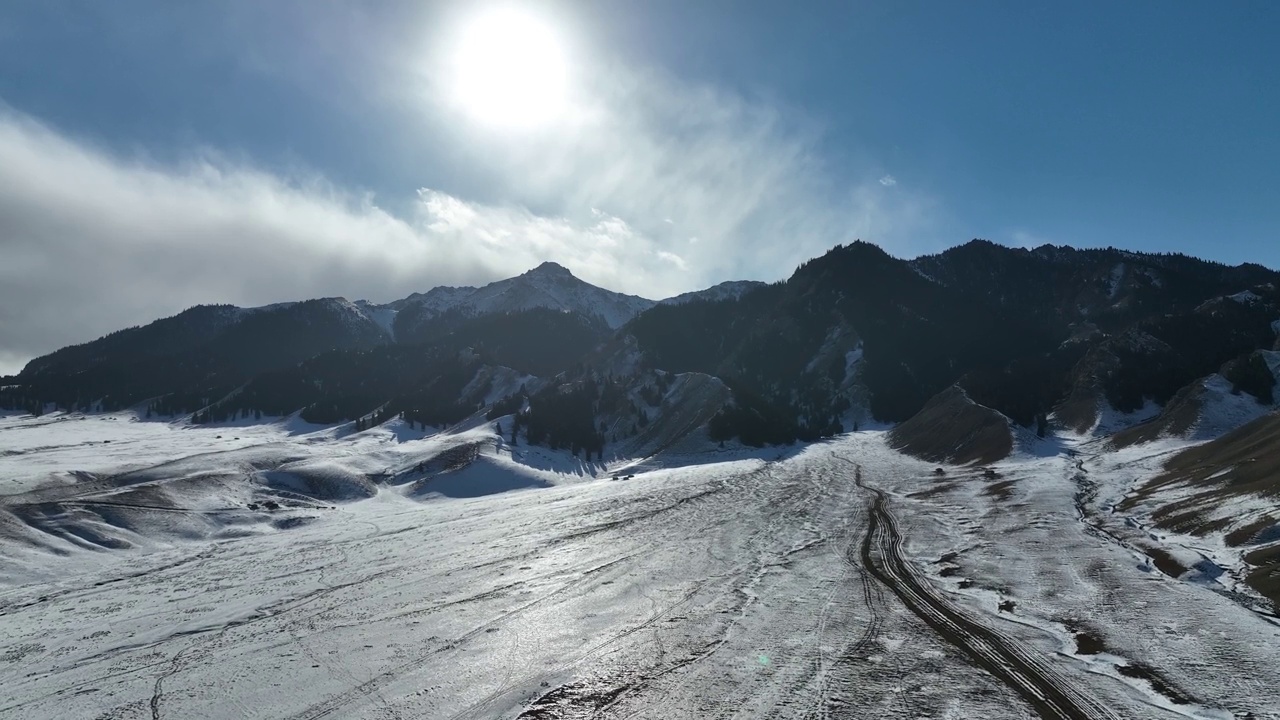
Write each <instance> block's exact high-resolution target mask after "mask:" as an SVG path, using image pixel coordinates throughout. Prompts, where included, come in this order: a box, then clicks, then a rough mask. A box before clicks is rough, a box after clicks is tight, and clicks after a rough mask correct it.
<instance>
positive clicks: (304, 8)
mask: <svg viewBox="0 0 1280 720" xmlns="http://www.w3.org/2000/svg"><path fill="white" fill-rule="evenodd" d="M513 5H516V6H518V7H517V9H518V12H519V17H521V18H532V19H533V20H535V21H536V22H537V24H538V26H539V27H540V28H542V29H544V30H548V31H549V32H550V33H551V35H552V36H554V39H555V42H556V44H557V48H558V49H559V50H562V51H563V58H564V62H565V65H566V66H567V67H568V68H569V70H568V72H567V75H566V77H567V78H568V79H567V80H566V83H567V87H568V90H567V91H565V92H566V95H565V97H567V98H569V99H568V100H566V101H565V104H564V105H563V107H561V108H560V109H559V110H557V111H556V112H557V113H558V114H556V115H553V116H551V117H550V119H548V120H545V121H540V124H539V125H537V126H536V127H510V126H505V125H502V124H500V123H499V124H494V123H492V122H487V121H486V120H491V119H492V118H488V119H486V118H478V117H475V116H474V113H472V114H470V115H469V114H468V113H469V111H468V110H467V109H466V108H460V107H459V106H457V103H455V102H453V101H452V100H451V98H452V97H453V95H455V94H456V87H455V86H456V84H457V82H456V78H455V77H454V75H457V73H458V62H457V56H458V52H459V51H458V47H459V46H460V45H459V44H460V43H461V42H462V41H461V40H459V38H462V37H470V36H467V35H466V32H467V29H468V28H470V27H472V26H473V24H474V23H473V21H474V18H476V17H479V16H481V15H483V14H484V13H486V12H490V11H493V12H515V11H511V10H509V8H510V7H512V6H513ZM495 8H496V9H495ZM503 8H507V10H503ZM1278 30H1280V7H1277V6H1276V5H1275V4H1274V3H1267V2H1233V3H1216V4H1210V3H1189V2H1186V3H1168V2H1147V1H1136V0H1135V1H1133V2H1126V3H1113V2H1105V3H1104V2H1076V3H1060V2H1059V3H1048V2H970V3H946V2H892V3H888V2H885V3H869V2H840V3H835V2H832V3H819V2H810V3H777V2H772V3H764V2H727V1H720V0H714V1H713V0H705V1H703V2H697V3H688V2H668V1H666V0H647V1H646V2H643V3H633V2H593V3H585V2H583V3H578V2H567V1H566V2H541V3H522V4H513V3H504V4H494V3H490V4H488V5H485V4H484V3H479V2H467V3H463V2H453V3H421V2H415V3H410V2H401V3H395V2H380V3H356V2H342V1H340V0H329V1H326V2H306V1H302V0H298V1H296V2H284V1H280V2H271V3H260V2H247V1H242V2H234V1H233V2H191V3H171V2H129V1H126V2H114V3H83V2H66V3H60V2H35V1H31V2H23V1H19V2H14V3H6V4H4V5H3V7H0V250H3V251H4V252H5V253H6V255H7V256H8V257H9V258H11V259H15V258H16V260H13V261H11V262H10V263H7V264H6V267H7V269H0V280H3V285H4V286H6V287H7V288H8V290H7V291H6V295H7V296H8V295H13V297H12V298H10V297H5V298H0V300H4V305H5V307H7V308H8V309H7V310H0V330H2V331H3V332H0V337H3V338H4V339H3V340H0V370H4V369H5V368H6V366H7V367H8V368H10V369H12V367H13V366H14V365H15V364H20V363H21V362H23V361H25V359H28V358H29V357H31V356H33V355H35V354H38V353H41V352H47V351H49V350H52V349H54V348H55V347H57V346H60V345H62V344H65V343H67V342H76V341H84V340H88V339H91V338H92V337H94V336H96V335H97V334H101V333H103V332H106V331H110V330H112V329H116V328H117V327H120V326H123V325H128V324H134V323H140V322H145V321H147V320H149V319H152V318H154V317H156V316H159V315H164V314H171V313H172V312H176V311H178V310H181V309H182V308H184V307H186V306H189V305H191V304H195V303H198V302H235V303H239V304H256V303H263V302H272V301H278V300H285V299H293V298H297V297H307V296H316V295H345V296H348V297H368V298H370V299H374V300H390V299H393V298H395V297H400V296H403V295H405V294H408V292H411V291H413V290H423V289H426V288H428V287H431V286H433V285H437V284H471V283H478V282H485V281H488V280H493V279H496V278H498V277H503V276H507V275H511V274H514V273H517V272H520V271H522V270H523V269H527V268H528V267H531V266H533V265H536V264H537V262H539V261H541V260H544V259H551V260H557V261H559V262H562V263H563V264H565V265H566V266H568V267H570V268H571V269H573V270H574V271H575V272H576V273H577V274H578V275H579V276H581V277H583V278H585V279H587V280H590V281H592V282H596V283H598V284H601V285H604V286H606V287H611V288H614V289H618V290H622V291H626V292H631V293H636V294H641V295H646V296H650V297H661V296H665V295H670V294H674V293H677V292H681V291H684V290H689V289H693V288H697V287H702V286H706V285H709V284H713V283H715V282H719V281H722V280H726V279H736V278H758V279H764V280H775V279H779V278H782V277H785V276H786V275H788V274H789V272H790V270H791V268H793V267H794V265H795V264H796V263H798V262H800V261H802V260H804V259H806V258H808V257H812V256H814V255H817V254H820V253H821V252H823V251H824V250H825V249H826V248H828V247H830V246H831V245H834V244H836V243H839V242H847V241H849V240H852V239H854V238H859V237H860V238H862V239H865V240H869V241H872V242H876V243H879V244H881V245H882V246H884V247H885V248H886V249H888V250H889V251H890V252H891V253H893V254H896V255H899V256H914V255H917V254H921V253H927V252H935V251H939V250H942V249H945V248H946V247H949V246H952V245H956V244H959V243H962V242H964V241H966V240H968V239H970V238H973V237H984V238H988V239H991V240H994V241H997V242H1001V243H1004V244H1010V245H1030V246H1034V245H1038V244H1042V243H1044V242H1050V243H1055V244H1071V245H1076V246H1105V245H1115V246H1119V247H1125V248H1130V249H1136V250H1148V251H1180V252H1185V253H1189V254H1194V255H1199V256H1203V257H1208V258H1211V259H1215V260H1220V261H1224V262H1228V263H1239V262H1245V261H1252V262H1260V263H1263V264H1266V265H1269V266H1271V267H1280V242H1277V237H1280V232H1278V231H1280V202H1277V188H1280V133H1277V132H1276V130H1275V128H1276V127H1277V125H1280V123H1278V121H1280V51H1277V50H1276V49H1275V47H1276V46H1277V43H1275V42H1273V41H1274V37H1275V35H1276V32H1277V31H1278ZM467 77H471V76H467ZM535 84H536V83H535ZM557 107H560V106H557Z"/></svg>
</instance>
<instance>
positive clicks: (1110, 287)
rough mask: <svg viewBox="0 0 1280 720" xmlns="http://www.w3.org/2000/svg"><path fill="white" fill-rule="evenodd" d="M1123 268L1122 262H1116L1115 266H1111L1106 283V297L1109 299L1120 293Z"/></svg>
mask: <svg viewBox="0 0 1280 720" xmlns="http://www.w3.org/2000/svg"><path fill="white" fill-rule="evenodd" d="M1124 269H1125V266H1124V263H1117V264H1116V266H1115V267H1113V268H1111V278H1110V279H1109V280H1108V283H1107V297H1108V298H1109V299H1111V300H1115V299H1116V297H1117V296H1118V295H1119V294H1120V283H1121V281H1122V280H1124Z"/></svg>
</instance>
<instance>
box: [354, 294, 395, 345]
mask: <svg viewBox="0 0 1280 720" xmlns="http://www.w3.org/2000/svg"><path fill="white" fill-rule="evenodd" d="M355 305H356V307H357V308H358V309H359V310H360V313H361V314H362V315H364V316H365V317H366V318H368V319H369V320H370V321H371V322H373V323H374V324H376V325H377V326H378V327H380V328H382V331H383V332H384V333H386V334H387V336H388V337H390V338H392V339H395V336H396V333H395V329H394V327H395V321H396V314H397V313H399V312H400V310H399V309H398V308H396V307H394V306H391V305H374V304H372V303H370V302H369V301H367V300H358V301H356V303H355Z"/></svg>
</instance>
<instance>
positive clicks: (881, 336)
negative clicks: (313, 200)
mask: <svg viewBox="0 0 1280 720" xmlns="http://www.w3.org/2000/svg"><path fill="white" fill-rule="evenodd" d="M1278 333H1280V273H1277V272H1275V271H1273V270H1270V269H1268V268H1265V267H1262V266H1260V265H1253V264H1245V265H1239V266H1235V267H1231V266H1227V265H1223V264H1220V263H1215V262H1210V261H1205V260H1199V259H1196V258H1192V257H1188V256H1185V255H1180V254H1163V255H1157V254H1146V253H1135V252H1128V251H1124V250H1117V249H1114V248H1106V249H1091V250H1077V249H1074V248H1070V247H1065V246H1049V245H1046V246H1042V247H1040V248H1036V249H1032V250H1027V249H1020V248H1006V247H1002V246H999V245H996V244H994V243H990V242H987V241H983V240H974V241H972V242H969V243H967V244H965V245H961V246H958V247H955V248H952V249H950V250H947V251H945V252H942V253H938V254H935V255H926V256H922V257H919V258H916V259H914V260H902V259H898V258H894V257H891V256H890V255H888V254H887V253H886V252H884V251H883V250H882V249H881V248H879V247H877V246H875V245H872V244H869V243H865V242H861V241H858V242H854V243H852V244H850V245H848V246H837V247H835V248H833V249H832V250H830V251H829V252H827V253H825V254H824V255H822V256H821V257H818V258H815V259H813V260H810V261H808V262H806V263H804V264H802V265H801V266H800V267H798V268H797V269H796V271H795V272H794V273H793V274H792V275H791V277H790V278H788V279H787V280H785V281H782V282H778V283H773V284H765V283H759V282H749V281H740V282H735V281H730V282H727V283H722V284H720V285H717V286H714V287H712V288H708V289H707V290H703V291H699V292H695V293H687V294H685V295H681V296H677V297H675V298H669V299H667V300H664V301H661V302H654V301H651V300H646V299H644V298H640V297H636V296H630V295H623V294H620V293H614V292H611V291H609V290H605V289H603V288H599V287H596V286H594V285H591V284H589V283H586V282H584V281H582V280H580V279H578V278H577V277H575V276H574V275H573V274H572V273H571V272H570V271H569V270H567V269H565V268H564V267H562V266H560V265H557V264H555V263H544V264H542V265H540V266H538V267H537V268H534V269H532V270H530V271H528V272H526V273H524V274H522V275H519V276H516V277H514V278H509V279H507V280H501V281H498V282H495V283H491V284H489V285H485V286H482V287H478V288H476V287H437V288H434V289H432V290H430V291H428V292H425V293H414V294H413V295H410V296H409V297H407V298H404V299H401V300H397V301H395V302H392V303H387V304H381V305H379V304H373V303H369V302H366V301H356V302H350V301H347V300H345V299H343V298H323V299H317V300H305V301H299V302H292V303H279V304H275V305H268V306H264V307H259V308H247V309H242V308H236V307H234V306H229V305H212V306H210V305H204V306H196V307H193V308H190V309H188V310H186V311H184V312H182V313H179V314H178V315H175V316H172V317H169V318H164V319H161V320H157V321H155V322H153V323H150V324H148V325H145V326H141V327H134V328H129V329H126V330H121V331H118V332H115V333H112V334H110V335H107V336H105V337H103V338H100V339H98V340H95V341H92V342H89V343H84V344H81V345H73V346H69V347H66V348H63V349H61V350H58V351H56V352H54V353H50V354H49V355H46V356H43V357H40V358H37V359H35V360H32V361H31V362H30V363H28V365H27V366H26V367H25V368H24V369H23V370H22V372H20V373H19V374H18V375H17V376H13V377H11V378H7V379H5V380H4V383H3V385H4V386H3V388H2V389H0V407H6V408H10V409H20V410H27V411H30V412H36V413H39V412H44V411H46V410H48V409H50V408H60V409H64V410H81V411H109V410H119V409H123V408H129V407H136V408H138V410H139V412H145V413H147V414H148V415H150V416H156V415H159V416H163V417H181V416H190V417H191V418H192V420H193V421H195V422H217V421H222V420H227V419H229V418H232V417H238V418H244V417H250V416H252V417H263V416H280V415H288V414H292V413H295V412H300V413H301V414H302V417H303V418H304V419H307V420H310V421H313V422H324V423H336V422H355V423H357V424H358V426H359V427H367V426H368V425H369V424H371V423H377V422H381V421H383V420H385V419H387V418H389V417H392V416H398V415H403V416H404V417H405V418H407V419H410V420H412V421H415V422H423V423H429V424H432V425H440V426H444V425H448V424H451V423H455V422H459V421H461V420H463V419H465V418H467V417H469V416H473V415H476V414H485V415H493V416H495V417H500V416H503V415H507V414H514V415H516V423H517V425H521V424H522V425H523V431H524V432H529V431H530V430H532V431H533V436H532V438H531V439H532V440H533V441H535V442H546V443H549V444H552V445H564V446H565V447H568V448H571V449H573V450H574V451H575V452H576V451H578V450H585V451H587V452H591V451H595V452H602V451H603V448H604V447H605V446H606V445H610V444H618V443H622V444H625V443H627V442H633V443H634V442H638V438H640V437H641V436H642V435H645V434H646V432H643V431H644V429H645V428H646V427H648V426H649V425H650V424H651V423H659V424H660V423H662V422H664V421H666V420H669V419H670V418H667V417H666V414H667V412H668V410H670V407H673V406H676V405H679V406H681V407H682V408H683V410H682V411H683V412H686V413H691V415H690V418H689V421H688V422H686V423H684V424H685V425H686V426H688V427H689V428H691V430H690V431H691V432H692V431H695V430H696V431H697V432H700V433H702V436H703V437H704V439H705V438H707V437H709V438H710V439H712V440H716V441H723V440H729V439H734V438H736V439H738V440H741V441H742V442H745V443H748V444H752V445H762V444H777V443H788V442H792V441H794V440H797V439H801V440H810V439H816V438H818V437H822V436H825V435H830V434H833V433H836V432H840V431H843V430H846V429H852V428H854V427H856V426H858V425H860V424H865V423H870V422H888V423H902V422H903V421H906V420H908V419H910V418H912V417H913V416H914V415H916V414H917V413H918V412H920V411H921V410H922V409H926V408H928V407H930V406H931V404H932V405H933V406H937V405H938V404H939V402H942V400H946V403H943V404H945V405H948V406H951V407H952V409H953V410H954V409H956V408H955V407H954V406H955V404H956V403H961V402H962V403H969V404H972V405H974V406H978V407H983V408H989V409H990V410H991V411H993V412H995V413H998V414H999V415H1001V416H1003V417H1005V418H1007V419H1008V422H1009V423H1010V424H1011V425H1013V426H1022V427H1025V428H1030V429H1034V430H1035V431H1037V432H1039V433H1040V434H1043V433H1044V432H1045V429H1046V427H1047V426H1048V425H1049V424H1050V422H1051V421H1052V423H1053V424H1056V425H1057V426H1059V427H1063V428H1069V429H1072V430H1074V431H1076V432H1091V431H1100V432H1106V431H1108V430H1109V428H1108V427H1107V418H1108V417H1109V416H1110V415H1113V414H1117V413H1118V414H1125V413H1142V412H1146V413H1147V414H1148V415H1150V416H1155V415H1156V414H1157V413H1158V412H1159V411H1160V410H1161V408H1164V410H1165V413H1164V415H1165V417H1163V419H1161V420H1160V423H1161V424H1160V425H1159V429H1158V430H1155V431H1150V430H1148V431H1146V432H1147V434H1148V436H1151V437H1154V436H1157V435H1159V434H1161V433H1169V432H1173V433H1175V434H1186V433H1194V432H1196V430H1197V428H1200V427H1201V426H1202V425H1203V423H1201V422H1200V416H1201V415H1202V414H1203V412H1204V408H1205V407H1206V406H1207V405H1209V404H1213V403H1217V404H1219V405H1221V404H1223V403H1228V404H1231V403H1232V402H1234V404H1235V405H1236V406H1239V407H1234V409H1233V411H1232V412H1233V413H1234V414H1231V417H1230V418H1228V419H1227V420H1221V419H1219V420H1218V421H1217V422H1219V424H1224V425H1230V427H1225V426H1224V427H1222V428H1220V429H1221V431H1222V432H1225V431H1227V430H1230V429H1232V428H1233V427H1235V426H1238V425H1240V424H1243V423H1244V422H1247V421H1248V420H1251V419H1253V418H1254V417H1257V416H1259V415H1262V414H1265V412H1263V411H1265V410H1267V409H1269V408H1271V407H1272V406H1273V405H1274V402H1275V397H1274V394H1273V392H1272V388H1273V387H1274V386H1275V384H1276V375H1277V371H1280V362H1277V361H1276V358H1277V356H1275V355H1272V354H1270V353H1272V352H1273V351H1275V350H1277V348H1278V347H1280V346H1278V345H1277V342H1278V341H1277V334H1278ZM690 373H693V374H695V375H697V376H699V377H702V378H705V380H701V381H699V384H700V386H702V387H703V389H704V390H705V389H706V388H709V387H715V388H717V389H716V390H715V391H714V392H702V391H700V393H699V398H701V399H700V400H699V401H698V402H702V403H707V405H706V406H705V407H697V408H694V407H692V406H690V403H689V402H688V401H687V399H686V398H682V397H675V396H670V397H669V395H670V393H671V391H672V388H673V387H675V386H676V385H681V386H682V387H683V385H684V384H687V383H677V382H676V380H677V379H678V378H679V377H681V376H684V375H688V374H690ZM949 388H958V389H960V390H961V391H962V392H960V393H959V394H953V395H951V396H946V397H943V398H942V399H941V400H939V397H940V394H944V395H945V393H947V392H948V389H949ZM1224 398H1225V399H1224ZM1239 398H1246V400H1245V401H1243V402H1237V401H1236V400H1238V399H1239ZM1233 399H1234V400H1233ZM934 401H937V402H934ZM1228 401H1230V402H1228ZM934 409H935V410H936V409H937V408H936V407H934ZM503 411H506V412H503ZM1174 415H1176V417H1174ZM540 416H541V417H540ZM969 416H970V417H971V418H974V420H973V421H974V422H979V423H980V424H982V423H986V424H989V421H990V417H986V418H985V419H984V420H978V419H977V416H975V415H973V414H972V413H970V414H969ZM1232 418H1234V419H1232ZM695 421H696V422H695ZM1237 421H1238V422H1237ZM690 423H692V424H691V425H690ZM922 425H923V426H928V423H922ZM553 428H555V429H553ZM1115 429H1119V428H1118V427H1117V428H1115ZM910 431H911V426H910V425H907V426H905V427H902V428H900V433H901V434H904V435H905V434H909V433H910ZM1152 432H1154V435H1152ZM648 434H652V433H648ZM1219 434H1220V433H1219ZM933 435H937V434H936V433H933ZM1134 437H1135V435H1134V434H1133V433H1131V434H1130V435H1128V436H1125V437H1122V438H1121V441H1122V442H1131V441H1133V438H1134ZM1136 437H1137V438H1138V440H1139V441H1140V440H1141V439H1142V438H1143V437H1147V436H1143V435H1141V434H1140V433H1139V434H1138V435H1137V436H1136ZM903 444H904V446H912V447H915V446H917V445H918V443H913V442H908V441H907V440H904V441H903ZM953 450H955V451H954V452H952V451H953ZM920 452H921V453H922V454H923V455H924V456H928V457H938V458H948V457H957V458H958V457H962V456H972V457H979V456H981V457H987V456H988V455H989V454H990V452H988V451H986V450H984V451H981V452H978V453H977V454H974V453H973V452H972V448H969V449H963V448H962V449H959V450H956V449H954V448H931V449H930V448H926V449H923V450H921V451H920Z"/></svg>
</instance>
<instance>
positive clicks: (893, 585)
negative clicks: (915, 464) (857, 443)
mask: <svg viewBox="0 0 1280 720" xmlns="http://www.w3.org/2000/svg"><path fill="white" fill-rule="evenodd" d="M854 473H855V479H854V482H855V483H856V484H857V485H858V487H861V488H863V489H864V490H866V491H868V492H870V493H872V496H873V499H872V503H871V508H870V510H871V512H870V515H869V516H868V524H867V534H866V535H865V536H864V540H863V543H862V549H861V555H862V565H863V567H865V568H866V569H867V571H868V572H869V573H870V574H871V575H872V576H873V577H875V578H876V579H877V580H878V581H880V582H881V583H883V584H884V585H885V587H887V588H889V590H891V591H892V592H893V593H894V594H895V595H897V596H898V598H899V599H900V600H901V601H902V603H903V604H904V605H906V607H907V609H909V610H910V611H911V612H912V613H914V614H915V615H916V616H917V617H919V618H920V619H921V620H923V621H924V622H925V624H927V625H928V626H929V627H931V628H932V629H933V630H934V631H935V632H937V633H938V634H939V635H940V636H941V637H942V638H943V639H944V640H946V641H947V642H949V643H950V644H952V645H954V646H955V647H956V648H958V649H960V650H961V651H963V652H964V653H965V654H966V655H968V656H969V657H970V658H971V659H972V660H973V661H974V663H975V664H977V665H978V666H979V667H981V668H982V669H984V670H986V671H987V672H989V673H991V675H993V676H994V677H996V678H997V679H999V680H1000V681H1001V682H1003V683H1004V684H1005V685H1008V686H1009V687H1010V688H1011V689H1013V690H1014V691H1015V692H1017V693H1018V695H1020V696H1021V697H1022V698H1023V700H1025V701H1026V702H1027V704H1028V705H1030V706H1031V707H1032V708H1033V709H1034V710H1035V712H1036V714H1038V715H1039V716H1040V717H1042V718H1048V719H1050V720H1099V719H1107V720H1112V719H1115V720H1118V718H1119V716H1117V715H1116V714H1115V713H1113V712H1111V711H1110V710H1109V709H1107V708H1106V707H1104V706H1102V705H1101V704H1100V703H1098V702H1097V701H1096V700H1094V699H1092V698H1090V697H1088V696H1087V695H1085V694H1084V693H1083V692H1081V691H1080V690H1078V689H1076V688H1075V687H1073V686H1072V685H1071V684H1070V683H1069V682H1067V681H1066V680H1065V679H1064V678H1062V677H1061V676H1059V675H1058V674H1057V673H1056V672H1054V671H1053V670H1052V669H1051V668H1050V667H1048V665H1047V664H1046V663H1044V662H1043V661H1041V660H1039V659H1038V658H1036V657H1034V656H1033V655H1032V654H1031V653H1029V652H1027V651H1026V650H1023V649H1022V648H1019V647H1018V646H1017V641H1016V640H1014V639H1013V638H1010V637H1007V636H1005V635H1004V634H1002V633H1000V632H998V631H996V630H993V629H992V628H989V627H986V626H985V625H982V624H980V623H978V622H977V621H975V620H972V619H971V618H969V617H968V616H967V615H966V614H965V613H964V612H962V611H961V610H959V609H958V608H956V607H955V606H953V605H951V603H949V602H947V601H946V600H944V599H942V598H941V597H938V596H937V595H936V594H935V593H934V592H933V591H932V589H931V588H929V587H928V581H927V580H925V579H923V578H922V577H920V576H919V574H918V573H917V572H916V570H915V568H914V567H913V566H912V564H911V563H910V561H908V560H907V559H906V557H905V556H904V555H903V553H902V535H901V534H900V533H899V531H898V526H897V520H896V519H895V518H894V516H893V514H892V513H891V512H890V511H889V508H888V496H887V495H886V494H885V493H884V492H883V491H881V490H879V489H877V488H874V487H870V486H868V485H866V484H864V483H863V480H862V469H861V467H860V466H856V465H855V469H854Z"/></svg>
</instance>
